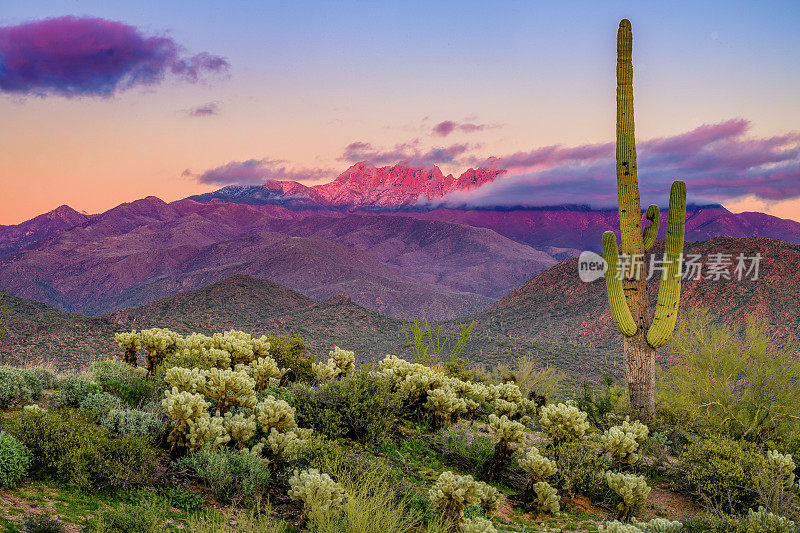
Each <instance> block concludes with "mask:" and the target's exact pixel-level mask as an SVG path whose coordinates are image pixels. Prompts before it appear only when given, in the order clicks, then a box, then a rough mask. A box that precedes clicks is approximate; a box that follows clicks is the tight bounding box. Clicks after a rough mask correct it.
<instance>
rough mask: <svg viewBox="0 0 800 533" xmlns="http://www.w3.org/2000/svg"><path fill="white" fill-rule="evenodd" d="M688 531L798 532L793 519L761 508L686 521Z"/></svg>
mask: <svg viewBox="0 0 800 533" xmlns="http://www.w3.org/2000/svg"><path fill="white" fill-rule="evenodd" d="M684 525H685V527H686V531H689V532H695V531H697V532H700V531H702V532H709V533H797V531H798V527H797V525H796V524H795V523H793V522H792V521H791V520H788V519H786V518H783V517H780V516H777V515H774V514H772V513H768V512H766V510H765V509H764V508H763V507H762V508H759V510H758V511H757V512H756V511H753V510H749V511H748V514H747V515H738V516H731V515H720V516H706V517H700V518H694V519H688V520H686V521H685V524H684Z"/></svg>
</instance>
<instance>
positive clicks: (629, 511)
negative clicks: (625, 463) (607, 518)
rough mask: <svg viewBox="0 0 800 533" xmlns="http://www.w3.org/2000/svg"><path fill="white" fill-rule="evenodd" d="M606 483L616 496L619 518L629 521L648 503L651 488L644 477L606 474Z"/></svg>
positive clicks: (617, 473) (619, 473)
mask: <svg viewBox="0 0 800 533" xmlns="http://www.w3.org/2000/svg"><path fill="white" fill-rule="evenodd" d="M605 478H606V483H608V487H609V488H610V489H611V490H612V491H613V492H614V494H616V496H617V497H616V498H615V499H616V501H617V510H618V513H617V518H620V519H624V520H628V519H629V518H630V517H631V516H633V514H634V513H635V512H637V511H638V510H639V509H640V508H641V507H642V506H643V505H644V504H645V502H646V501H647V495H648V494H650V487H648V486H647V480H645V478H644V476H637V475H635V474H623V473H621V472H606V474H605Z"/></svg>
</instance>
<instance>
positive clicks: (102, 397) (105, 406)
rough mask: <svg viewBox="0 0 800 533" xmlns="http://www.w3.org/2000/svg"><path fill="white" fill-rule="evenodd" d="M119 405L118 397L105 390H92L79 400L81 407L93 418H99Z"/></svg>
mask: <svg viewBox="0 0 800 533" xmlns="http://www.w3.org/2000/svg"><path fill="white" fill-rule="evenodd" d="M119 407H120V401H119V398H117V397H116V396H114V395H113V394H109V393H107V392H93V393H91V394H87V395H86V396H84V398H83V399H82V400H81V409H82V410H83V411H84V412H85V413H86V414H87V415H89V417H90V418H92V419H93V420H100V418H102V417H103V416H104V415H106V414H107V413H108V412H109V411H111V410H112V409H117V408H119Z"/></svg>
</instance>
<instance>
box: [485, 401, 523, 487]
mask: <svg viewBox="0 0 800 533" xmlns="http://www.w3.org/2000/svg"><path fill="white" fill-rule="evenodd" d="M489 429H491V431H492V433H494V436H495V438H496V439H497V441H496V442H495V445H494V456H493V457H492V461H491V463H489V465H488V469H487V471H486V479H489V480H492V479H494V477H495V476H496V475H497V474H499V473H500V471H502V470H503V468H505V466H506V464H507V463H508V461H509V459H511V456H512V455H513V453H514V449H515V448H516V447H517V446H518V445H520V444H522V442H523V440H524V439H525V426H523V425H522V424H520V423H519V422H515V421H513V420H509V419H508V417H507V416H506V415H503V416H497V415H495V414H491V415H489Z"/></svg>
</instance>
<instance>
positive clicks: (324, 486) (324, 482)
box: [289, 468, 347, 522]
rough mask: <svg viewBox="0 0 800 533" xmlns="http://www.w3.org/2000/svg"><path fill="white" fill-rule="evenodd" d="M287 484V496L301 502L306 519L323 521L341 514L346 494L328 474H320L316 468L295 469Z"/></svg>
mask: <svg viewBox="0 0 800 533" xmlns="http://www.w3.org/2000/svg"><path fill="white" fill-rule="evenodd" d="M289 485H290V486H291V489H289V497H291V498H292V499H293V500H300V501H302V502H303V513H304V514H305V517H306V518H307V519H308V520H310V521H312V522H323V521H325V520H329V519H331V518H336V517H338V516H339V515H341V514H342V510H343V509H344V505H345V501H346V497H347V494H346V493H345V491H344V488H342V486H341V485H339V484H338V483H336V482H335V481H333V479H331V477H330V476H329V475H328V474H320V472H319V470H317V469H316V468H309V469H308V470H303V471H302V472H301V471H298V470H295V471H294V475H293V476H292V477H290V478H289Z"/></svg>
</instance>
